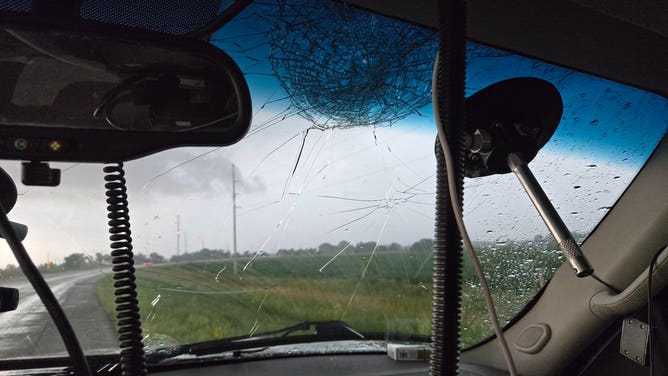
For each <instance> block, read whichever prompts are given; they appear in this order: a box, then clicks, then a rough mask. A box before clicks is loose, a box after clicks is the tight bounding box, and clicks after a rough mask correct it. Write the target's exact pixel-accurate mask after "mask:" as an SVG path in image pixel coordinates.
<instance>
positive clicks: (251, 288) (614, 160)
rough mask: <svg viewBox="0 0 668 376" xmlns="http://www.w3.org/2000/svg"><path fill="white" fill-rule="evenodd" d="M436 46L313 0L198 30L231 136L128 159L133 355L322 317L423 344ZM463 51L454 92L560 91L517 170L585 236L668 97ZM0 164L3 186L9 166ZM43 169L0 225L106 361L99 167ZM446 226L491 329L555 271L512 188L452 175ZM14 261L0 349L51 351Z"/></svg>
mask: <svg viewBox="0 0 668 376" xmlns="http://www.w3.org/2000/svg"><path fill="white" fill-rule="evenodd" d="M437 39H438V38H437V35H436V34H435V33H434V31H433V30H426V29H421V28H418V27H416V26H413V25H410V24H406V23H402V22H399V21H397V20H394V19H389V18H384V17H381V16H378V15H372V14H371V13H367V12H366V11H364V10H361V9H358V8H353V7H351V6H346V5H343V4H341V3H338V2H328V1H277V2H273V1H264V2H254V3H253V4H252V5H250V6H249V7H248V8H247V9H245V10H244V11H243V12H242V13H241V14H240V15H239V16H238V17H236V18H235V19H234V20H232V21H231V22H230V23H228V24H227V25H226V26H224V27H223V28H222V29H220V30H219V31H218V32H216V33H215V34H214V35H213V36H212V38H211V43H212V44H213V45H215V46H217V47H218V48H220V49H222V50H224V51H226V52H227V53H229V54H230V55H231V56H232V57H233V58H234V60H235V61H236V62H237V64H238V65H239V66H240V68H241V69H242V71H243V72H244V74H245V77H246V79H247V80H248V84H249V88H250V91H251V95H252V100H253V124H252V127H251V129H250V131H249V132H248V134H247V135H246V136H245V138H244V139H243V140H241V141H240V142H239V143H238V144H235V145H233V146H230V147H224V148H182V149H175V150H169V151H165V152H161V153H158V154H155V155H152V156H148V157H145V158H141V159H138V160H135V161H130V162H127V163H126V164H125V169H126V178H127V184H128V197H129V198H128V199H129V208H130V218H131V222H132V238H133V247H134V254H135V264H136V266H137V272H136V274H137V284H138V294H139V295H138V299H139V302H140V308H141V319H142V329H143V337H144V343H145V345H146V347H147V348H148V351H149V352H155V351H156V350H158V349H161V348H170V347H173V346H176V345H181V344H190V343H197V342H203V341H210V340H214V339H221V338H228V337H253V336H258V335H261V334H263V333H268V332H272V331H279V330H280V329H282V328H286V327H290V326H294V325H296V324H299V323H302V322H304V321H311V322H315V321H323V320H329V321H341V322H343V323H345V324H346V325H347V326H348V327H349V328H351V329H352V330H353V331H354V333H357V334H355V338H359V339H363V341H371V340H374V341H381V342H382V341H384V340H396V341H428V340H429V336H430V333H431V317H432V313H431V297H432V266H433V265H432V252H433V231H434V230H433V226H434V200H435V175H436V174H435V172H436V162H435V157H434V140H435V137H436V129H435V125H434V119H433V115H432V109H431V104H430V102H431V99H430V95H431V73H432V67H433V61H434V57H435V54H436V50H437V44H438V40H437ZM467 52H468V53H467V59H468V61H467V77H466V80H467V86H466V92H467V96H469V95H472V94H473V93H475V92H476V91H478V90H480V89H482V88H484V87H486V86H488V85H491V84H493V83H496V82H498V81H501V80H503V79H507V78H511V77H523V76H529V77H538V78H542V79H545V80H547V81H549V82H551V83H552V84H554V85H555V86H556V87H557V89H558V90H559V91H560V93H561V95H562V97H563V102H564V112H563V116H562V119H561V123H560V125H559V127H558V129H557V131H556V133H555V134H554V136H553V137H552V138H551V140H550V141H549V142H548V144H547V145H546V146H545V147H544V148H543V149H542V150H541V151H540V152H539V153H538V156H537V157H536V158H535V160H534V161H532V162H531V167H532V169H533V171H534V172H535V174H536V175H537V178H538V180H539V181H540V183H541V185H542V186H543V187H544V189H545V190H546V192H547V194H548V196H549V197H550V198H551V199H552V200H553V202H554V205H555V207H556V208H557V210H558V211H559V212H560V213H561V214H562V215H563V216H564V220H565V222H566V224H567V225H568V227H569V228H571V229H573V230H574V231H575V233H576V238H577V239H578V241H580V242H581V241H584V240H585V239H586V237H587V236H588V234H589V233H590V232H591V231H592V230H593V229H594V228H595V227H596V225H597V224H598V222H599V221H600V220H601V219H602V218H603V217H604V216H605V215H606V213H607V212H608V211H609V210H610V209H611V207H612V206H613V205H614V204H615V202H616V200H617V199H618V198H619V196H620V195H621V194H622V193H623V191H624V190H625V188H626V187H627V186H628V184H629V183H630V182H631V181H632V180H633V178H634V177H635V175H636V174H637V173H638V171H639V170H640V168H641V167H642V166H643V164H644V163H645V161H646V160H647V158H649V156H650V154H651V153H652V151H653V150H654V147H655V146H656V144H657V143H658V141H659V140H660V138H661V137H662V136H663V134H664V133H665V130H666V126H667V121H666V112H667V111H666V110H667V108H668V104H667V102H666V100H665V99H663V98H660V97H659V96H656V95H653V94H650V93H647V92H644V91H641V90H638V89H634V88H630V87H626V86H623V85H621V84H617V83H613V82H610V81H606V80H603V79H600V78H596V77H592V76H589V75H586V74H583V73H578V72H574V71H571V70H568V69H565V68H561V67H556V66H553V65H550V64H547V63H543V62H539V61H535V60H532V59H529V58H526V57H521V56H518V55H515V54H512V53H509V52H505V51H500V50H496V49H494V48H491V47H488V46H483V45H480V44H476V43H473V42H469V43H468V51H467ZM619 150H623V152H619ZM2 167H3V168H5V169H6V170H7V171H8V172H9V173H10V174H11V175H12V177H13V178H14V179H15V181H17V182H20V180H21V179H20V172H19V163H18V162H8V161H4V162H2ZM52 167H56V168H61V169H62V183H61V185H60V186H58V187H52V188H46V187H34V188H32V187H26V186H23V185H20V184H19V185H18V188H19V199H18V202H17V204H16V207H15V208H14V210H13V211H12V213H11V214H10V219H11V220H13V221H15V222H20V223H23V224H26V225H27V226H28V228H29V233H28V235H27V238H26V239H25V242H24V244H25V245H26V248H27V249H28V252H29V253H30V255H31V257H32V258H33V260H34V261H35V263H36V264H38V265H39V269H40V270H41V271H42V273H43V274H44V276H45V278H46V280H47V281H48V283H49V285H50V286H51V288H52V289H53V291H54V293H55V295H56V296H57V298H58V299H59V300H60V302H61V303H62V305H63V307H64V309H65V311H66V313H67V314H68V316H69V318H70V320H71V322H72V324H73V326H74V328H75V331H76V332H77V334H78V336H79V340H80V342H81V343H82V346H83V347H84V349H85V350H86V352H87V353H113V352H118V351H119V350H118V340H117V335H116V334H115V330H116V317H115V315H116V312H115V303H114V292H113V279H112V274H113V272H112V269H111V266H112V258H111V256H110V249H109V245H108V226H107V213H106V203H105V192H104V179H103V172H102V167H103V166H102V165H96V164H72V163H53V164H52ZM464 217H465V220H466V223H467V225H468V227H469V230H470V233H471V236H472V238H473V240H474V244H475V246H476V249H477V252H478V253H479V255H480V258H481V261H482V263H483V267H484V270H485V273H486V275H487V276H488V278H489V281H490V284H491V288H492V291H493V296H494V300H495V303H496V304H497V309H498V311H499V315H500V319H501V320H502V321H503V322H504V323H507V322H509V321H510V320H512V319H513V317H515V316H516V315H517V314H518V313H519V312H520V311H521V310H522V309H523V308H524V307H525V306H526V305H527V304H530V302H531V301H532V299H534V298H535V297H536V296H537V294H539V292H540V291H541V289H542V287H543V286H545V284H547V283H548V282H549V280H550V278H551V277H552V276H553V274H554V273H555V271H556V270H557V268H558V267H559V266H560V265H561V264H562V261H563V260H562V258H561V256H560V253H559V252H558V250H557V248H556V247H555V244H554V241H553V240H552V238H551V236H550V235H549V233H548V231H547V229H546V228H545V225H544V224H543V222H542V221H541V219H540V217H539V216H538V214H537V213H536V212H535V209H534V208H533V206H532V204H531V202H530V201H529V199H528V197H527V195H526V193H525V192H524V191H523V190H522V188H521V186H520V184H519V182H518V181H517V179H516V178H515V177H514V176H512V175H494V176H489V177H484V178H474V179H466V181H465V198H464ZM585 251H586V249H585ZM16 265H17V263H16V262H15V260H14V259H13V257H12V253H11V252H10V250H9V248H8V247H7V246H6V245H5V244H3V245H2V247H1V248H0V268H1V269H0V286H3V287H16V288H18V289H19V290H20V294H21V298H20V302H19V306H18V309H17V310H15V311H12V312H3V313H0V357H2V358H11V357H25V356H38V355H43V354H61V355H64V354H65V348H64V346H63V344H62V341H61V339H60V337H59V336H58V334H57V331H56V329H55V327H54V325H53V324H52V322H51V320H50V319H49V317H48V315H47V313H46V311H45V309H44V307H43V306H42V303H41V302H40V300H39V299H38V297H37V296H36V295H35V292H34V290H33V289H32V288H31V287H30V285H29V284H28V282H27V281H26V279H25V278H24V277H23V275H22V273H21V272H20V270H19V269H18V268H17V266H16ZM462 294H463V308H462V331H461V342H462V346H463V347H468V346H472V345H475V344H477V343H479V342H481V341H483V340H485V339H486V338H488V337H489V336H490V335H491V334H492V329H491V327H490V325H489V322H488V319H487V314H486V311H485V305H484V301H483V297H482V294H481V292H480V288H479V283H478V281H477V279H476V278H475V274H474V272H473V269H472V268H471V266H470V264H469V262H468V259H467V260H466V261H465V264H464V269H463V285H462ZM345 330H346V331H347V333H348V334H350V333H353V332H352V331H350V330H348V329H345ZM312 333H313V331H312V329H309V328H306V327H293V328H292V329H290V330H287V331H281V332H278V334H273V335H277V336H292V335H302V334H312ZM358 334H359V335H358ZM349 337H350V336H346V338H347V339H350V338H349Z"/></svg>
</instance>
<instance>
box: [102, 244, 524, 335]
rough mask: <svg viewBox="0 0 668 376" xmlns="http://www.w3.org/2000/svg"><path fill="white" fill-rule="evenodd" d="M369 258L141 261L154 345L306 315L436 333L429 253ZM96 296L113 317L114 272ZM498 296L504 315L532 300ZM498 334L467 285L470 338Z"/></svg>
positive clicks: (266, 326) (368, 327)
mask: <svg viewBox="0 0 668 376" xmlns="http://www.w3.org/2000/svg"><path fill="white" fill-rule="evenodd" d="M368 257H369V255H360V254H350V255H345V254H344V255H341V256H339V257H337V258H336V259H335V260H334V261H333V262H331V263H330V264H328V265H327V267H325V268H324V269H322V271H320V269H321V268H322V267H323V265H325V264H326V263H327V262H328V261H329V260H330V259H331V256H320V255H310V256H291V257H264V258H258V259H256V260H254V261H253V262H252V264H251V265H250V266H249V267H248V268H247V269H246V270H245V271H244V270H243V268H244V266H245V264H246V262H247V261H248V260H247V259H243V260H239V262H238V274H236V275H235V274H234V273H233V266H232V261H231V260H230V261H222V262H198V263H187V264H177V265H164V266H151V267H144V268H140V269H138V270H137V281H138V286H139V287H138V294H139V301H140V307H141V316H142V320H143V329H144V332H145V335H147V337H146V343H147V346H148V347H161V346H167V345H173V344H177V343H192V342H199V341H205V340H210V339H214V338H222V337H228V336H238V335H249V334H252V333H255V332H257V333H260V332H265V331H270V330H274V329H279V328H282V327H286V326H289V325H293V324H295V323H298V322H301V321H304V320H311V321H313V320H332V319H334V320H344V321H346V322H348V323H349V324H350V325H351V326H352V327H353V328H355V329H356V330H358V331H360V332H367V333H371V332H373V333H389V334H390V335H391V334H392V333H404V334H406V333H413V334H422V335H429V334H430V331H431V279H432V275H431V274H432V262H431V253H410V252H402V253H377V254H376V255H375V256H374V257H373V260H372V262H371V263H369V265H368V267H366V265H367V263H368ZM365 268H366V271H365ZM362 274H364V277H363V278H360V277H361V276H362ZM465 276H466V273H465ZM97 295H98V298H99V300H100V302H101V304H102V305H103V307H104V309H105V311H106V312H107V313H108V314H109V316H110V317H111V318H112V321H115V318H114V311H113V308H114V307H113V304H114V303H113V292H112V284H111V280H110V279H108V278H103V279H101V280H99V281H98V282H97ZM495 300H496V302H497V305H498V307H497V310H498V311H499V313H500V316H501V317H502V318H503V319H504V320H508V319H510V318H511V317H512V315H513V314H514V313H515V312H517V311H518V310H519V309H520V308H521V307H522V306H523V304H524V302H525V301H526V299H525V297H520V296H517V294H515V293H512V292H508V291H498V292H497V293H496V295H495ZM491 332H492V331H491V329H490V327H489V324H488V321H487V313H486V311H485V306H484V302H483V300H482V296H481V295H480V293H479V291H478V290H477V289H476V288H474V287H472V284H470V283H464V286H463V305H462V333H461V341H462V346H463V347H467V346H470V345H472V344H475V343H477V342H479V341H480V340H482V339H484V338H485V337H487V336H488V335H490V334H491Z"/></svg>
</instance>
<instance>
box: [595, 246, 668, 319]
mask: <svg viewBox="0 0 668 376" xmlns="http://www.w3.org/2000/svg"><path fill="white" fill-rule="evenodd" d="M667 251H668V247H666V248H664V249H663V251H661V255H660V256H659V258H658V259H657V261H656V265H655V266H654V268H653V269H652V295H656V293H657V292H659V291H661V289H663V288H664V287H666V285H667V284H668V252H667ZM648 276H649V266H648V267H647V269H645V271H643V272H642V274H640V275H639V276H638V278H636V279H635V280H634V281H633V282H631V284H630V285H629V287H627V288H626V289H624V291H622V292H621V293H619V294H615V293H614V292H612V291H601V292H599V293H597V294H596V295H594V296H593V297H592V298H591V301H590V302H589V306H590V307H591V310H592V312H594V314H595V315H596V316H598V317H600V318H602V319H612V318H615V317H620V316H623V315H627V314H629V313H632V312H634V311H636V310H638V309H639V308H641V307H643V306H644V305H646V304H647V288H648V283H647V282H648Z"/></svg>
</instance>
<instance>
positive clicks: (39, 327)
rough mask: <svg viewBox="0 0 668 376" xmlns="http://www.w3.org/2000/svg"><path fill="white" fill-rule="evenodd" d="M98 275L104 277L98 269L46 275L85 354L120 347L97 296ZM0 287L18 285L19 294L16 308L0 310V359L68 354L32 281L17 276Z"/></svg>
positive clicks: (0, 283) (3, 282)
mask: <svg viewBox="0 0 668 376" xmlns="http://www.w3.org/2000/svg"><path fill="white" fill-rule="evenodd" d="M99 278H105V277H104V275H103V273H102V272H101V271H99V270H88V271H83V272H75V273H66V274H65V273H64V274H56V275H47V276H45V279H46V281H47V283H48V284H49V286H50V287H51V290H52V291H53V293H54V295H55V296H56V298H57V299H58V301H59V302H60V304H61V305H62V307H63V309H64V310H65V314H66V315H67V317H68V319H69V320H70V323H71V324H72V326H73V327H74V331H75V332H76V334H77V337H78V338H79V343H81V346H82V347H83V349H84V352H85V353H89V352H90V351H89V350H99V349H113V348H118V342H117V340H116V334H115V332H114V327H113V325H112V323H111V321H110V320H109V318H108V316H107V315H106V314H105V313H104V311H103V310H102V307H100V305H99V303H98V300H97V296H96V295H95V281H96V280H97V279H99ZM0 286H3V287H14V288H18V289H19V296H20V298H19V305H18V308H17V309H16V310H15V311H11V312H1V313H0V359H3V358H13V357H31V356H36V355H47V354H48V355H66V350H65V345H64V344H63V342H62V340H61V339H60V335H59V334H58V330H57V329H56V327H55V325H54V323H53V321H52V320H51V317H50V316H49V314H48V313H47V312H46V309H45V308H44V305H43V304H42V302H41V301H40V300H39V297H38V296H37V294H36V293H35V290H34V289H33V288H32V286H30V283H29V282H28V281H27V280H26V279H25V278H15V279H14V280H10V281H0ZM112 351H113V350H112Z"/></svg>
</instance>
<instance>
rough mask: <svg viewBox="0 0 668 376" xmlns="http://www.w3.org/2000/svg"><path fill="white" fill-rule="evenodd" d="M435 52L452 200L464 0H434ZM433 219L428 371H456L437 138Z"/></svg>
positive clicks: (447, 211)
mask: <svg viewBox="0 0 668 376" xmlns="http://www.w3.org/2000/svg"><path fill="white" fill-rule="evenodd" d="M438 7H439V9H438V14H439V27H440V32H439V37H440V38H439V39H440V43H439V48H440V50H441V51H443V52H444V53H442V54H439V57H438V59H439V64H438V67H439V68H438V71H437V72H436V74H437V75H438V76H437V77H438V80H437V82H438V83H437V85H436V87H432V91H436V96H437V98H438V101H439V104H440V105H439V106H438V110H439V116H440V118H441V119H443V123H444V124H445V132H446V134H447V138H448V139H449V140H453V142H451V143H452V145H451V149H452V154H453V156H454V160H455V163H456V164H457V167H456V169H455V171H454V172H455V176H456V178H455V180H456V181H455V182H454V183H455V184H456V186H457V194H458V197H457V201H458V202H459V204H460V206H461V205H462V197H463V147H462V144H461V142H460V140H462V137H461V128H462V126H463V124H464V119H463V116H464V69H465V55H466V47H465V39H464V29H465V22H466V20H465V17H466V11H465V3H464V1H463V0H449V1H444V2H439V6H438ZM436 145H437V148H436V149H437V150H436V160H437V175H436V176H437V178H436V191H437V193H436V219H435V234H434V274H433V301H432V347H433V351H432V355H431V364H430V373H431V375H432V376H436V375H457V374H458V368H459V364H458V363H459V323H460V311H461V273H462V239H461V235H460V233H459V230H458V227H457V222H456V220H455V217H454V212H453V209H452V205H451V198H450V194H449V191H448V178H447V170H446V167H445V159H444V155H443V151H442V149H441V147H440V142H437V143H436Z"/></svg>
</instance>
